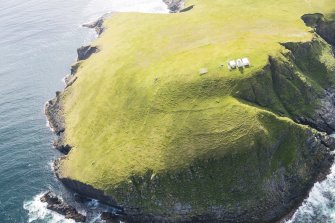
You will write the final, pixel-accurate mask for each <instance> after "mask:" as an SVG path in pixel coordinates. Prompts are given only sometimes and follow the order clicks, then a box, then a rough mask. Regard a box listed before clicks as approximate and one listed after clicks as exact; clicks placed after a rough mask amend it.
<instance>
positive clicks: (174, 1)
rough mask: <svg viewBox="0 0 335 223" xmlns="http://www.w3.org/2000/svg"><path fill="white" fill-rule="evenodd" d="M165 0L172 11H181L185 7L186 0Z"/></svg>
mask: <svg viewBox="0 0 335 223" xmlns="http://www.w3.org/2000/svg"><path fill="white" fill-rule="evenodd" d="M163 2H164V3H165V4H166V5H167V6H168V9H169V10H170V13H177V12H180V10H181V9H183V8H184V0H163Z"/></svg>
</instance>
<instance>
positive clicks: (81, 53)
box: [77, 45, 99, 61]
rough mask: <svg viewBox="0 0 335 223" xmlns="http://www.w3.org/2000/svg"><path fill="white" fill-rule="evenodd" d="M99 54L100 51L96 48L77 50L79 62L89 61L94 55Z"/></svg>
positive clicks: (86, 47)
mask: <svg viewBox="0 0 335 223" xmlns="http://www.w3.org/2000/svg"><path fill="white" fill-rule="evenodd" d="M97 52H99V49H98V48H97V47H94V46H90V45H89V46H82V47H80V48H78V49H77V53H78V60H79V61H80V60H86V59H88V58H89V57H90V56H91V55H92V54H94V53H97Z"/></svg>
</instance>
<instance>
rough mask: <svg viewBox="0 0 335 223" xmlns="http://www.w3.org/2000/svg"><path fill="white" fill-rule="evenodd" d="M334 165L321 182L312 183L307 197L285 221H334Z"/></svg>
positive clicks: (325, 222)
mask: <svg viewBox="0 0 335 223" xmlns="http://www.w3.org/2000/svg"><path fill="white" fill-rule="evenodd" d="M334 185H335V165H333V166H332V168H331V172H330V174H329V175H328V176H327V178H326V179H325V180H324V181H322V182H321V183H319V182H317V183H315V184H314V186H313V188H312V190H311V191H310V193H309V196H308V198H307V199H306V200H305V201H304V203H303V204H302V205H301V206H300V207H299V208H298V210H297V211H296V213H295V214H294V215H293V217H292V219H291V220H289V221H287V223H315V222H322V223H328V222H329V223H332V222H335V209H334V206H335V203H334V201H335V187H334Z"/></svg>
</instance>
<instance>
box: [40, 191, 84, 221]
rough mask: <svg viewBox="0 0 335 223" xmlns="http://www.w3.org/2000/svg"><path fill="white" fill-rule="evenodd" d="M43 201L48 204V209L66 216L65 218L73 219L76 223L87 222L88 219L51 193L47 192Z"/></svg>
mask: <svg viewBox="0 0 335 223" xmlns="http://www.w3.org/2000/svg"><path fill="white" fill-rule="evenodd" d="M41 201H42V202H44V203H47V204H48V205H47V209H49V210H52V211H55V212H57V213H58V214H61V215H64V216H65V218H68V219H73V220H75V221H76V222H85V221H86V217H85V216H84V215H82V214H80V213H78V211H77V210H76V209H75V208H74V207H72V206H70V205H68V204H66V203H65V202H64V201H63V200H62V199H60V198H59V197H57V196H56V195H55V194H54V193H52V192H51V191H49V192H47V193H46V194H44V195H43V196H42V197H41Z"/></svg>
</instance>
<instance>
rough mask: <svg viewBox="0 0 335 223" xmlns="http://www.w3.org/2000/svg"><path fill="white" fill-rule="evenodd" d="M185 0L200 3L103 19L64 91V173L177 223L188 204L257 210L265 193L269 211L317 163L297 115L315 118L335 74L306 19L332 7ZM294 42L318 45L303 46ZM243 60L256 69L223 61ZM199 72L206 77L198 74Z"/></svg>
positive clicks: (291, 0)
mask: <svg viewBox="0 0 335 223" xmlns="http://www.w3.org/2000/svg"><path fill="white" fill-rule="evenodd" d="M186 3H187V5H193V4H194V5H195V7H194V9H193V10H191V11H189V12H187V13H181V14H173V15H154V14H139V13H117V14H114V15H113V16H112V17H111V19H109V20H107V21H105V26H106V27H107V30H106V31H105V32H104V33H103V35H102V36H101V38H99V39H98V40H97V41H96V42H95V43H94V45H95V46H97V47H98V48H99V49H100V50H101V51H100V52H99V53H98V54H95V55H93V56H92V57H91V58H89V59H88V60H86V61H83V62H81V65H80V68H79V70H78V72H77V74H76V75H77V76H78V80H77V81H76V82H75V83H74V84H73V85H72V86H70V87H69V88H67V89H66V91H65V92H64V94H63V96H62V104H63V107H64V116H65V123H66V132H65V133H66V140H67V143H69V144H71V145H73V146H74V148H73V149H72V150H71V152H70V154H69V155H68V156H67V158H66V159H64V160H63V161H62V163H61V168H60V173H61V176H62V177H64V178H71V179H75V180H78V181H80V182H83V183H86V184H89V185H92V186H93V187H95V188H98V189H102V190H104V191H105V192H106V193H108V194H109V195H112V196H113V197H114V198H115V199H116V201H117V202H118V203H119V204H121V205H126V206H133V207H141V208H142V209H143V210H145V212H147V213H153V214H157V215H168V216H170V217H171V216H172V215H173V213H176V216H172V218H174V219H178V218H181V217H180V214H181V213H182V211H184V212H185V213H188V214H190V215H192V216H196V215H203V214H212V215H215V213H216V212H215V210H220V211H222V210H223V209H224V210H225V211H226V212H227V213H228V212H229V213H234V212H235V213H236V214H240V215H243V213H237V211H236V210H237V209H238V208H237V207H239V208H240V209H241V212H243V211H244V210H250V213H254V212H253V211H256V210H251V209H253V208H254V206H253V205H254V203H252V201H257V200H259V199H260V200H263V201H264V202H263V204H264V207H268V208H271V204H267V202H269V201H270V200H271V199H273V200H276V199H278V200H280V199H282V198H279V197H280V196H282V197H285V196H284V195H282V194H280V193H283V194H284V192H288V191H289V190H290V189H291V188H290V187H293V186H297V187H299V186H300V187H301V188H303V187H306V184H307V182H309V181H310V180H311V177H312V176H311V175H310V174H311V167H312V166H313V165H314V164H315V162H317V161H320V160H321V158H320V157H313V158H311V157H312V155H311V154H313V153H314V152H315V151H310V150H308V149H307V148H309V146H310V145H309V144H308V143H306V142H308V139H309V138H311V137H312V134H311V132H310V131H307V129H308V127H306V126H302V125H298V124H296V123H295V122H293V121H292V119H293V118H294V117H297V116H306V117H309V118H310V117H312V116H313V112H314V110H315V109H316V108H317V106H318V101H316V100H314V99H315V98H316V96H315V95H318V94H319V93H320V92H322V89H324V88H326V87H327V86H328V85H330V84H331V83H332V82H333V81H334V77H333V75H331V74H332V73H333V72H334V68H335V62H334V61H333V60H332V58H333V56H332V52H331V48H330V46H329V45H327V43H325V42H324V41H323V40H322V39H320V38H319V37H315V36H314V34H312V33H311V32H309V31H311V30H310V28H308V27H306V26H305V24H304V22H303V21H302V20H301V19H300V17H301V16H302V15H304V14H306V13H313V12H320V13H324V14H327V13H331V12H333V11H334V10H335V2H334V1H333V0H309V1H307V0H306V1H304V0H276V1H272V0H271V1H265V0H235V1H228V0H227V1H224V0H206V1H197V0H188V1H187V2H186ZM288 42H290V44H292V46H291V45H289V46H286V45H285V46H286V48H285V47H284V46H283V45H281V44H279V43H288ZM298 42H306V44H307V45H308V46H310V47H308V46H303V49H305V51H303V52H300V51H299V50H295V48H294V47H295V46H296V44H295V43H298ZM302 45H303V44H302ZM306 52H307V53H309V54H308V55H311V56H310V57H309V58H307V59H306V57H308V56H307V55H305V53H306ZM269 56H271V58H273V59H272V60H271V61H270V64H269ZM240 57H249V59H250V60H251V63H252V66H251V67H250V68H248V69H245V70H243V71H239V70H235V71H228V70H227V68H226V62H227V61H228V60H229V59H237V58H240ZM307 61H309V62H307ZM311 62H312V63H315V64H316V65H317V67H318V68H321V69H317V70H315V69H311V68H310V67H308V66H309V64H311ZM221 64H224V67H223V68H222V67H220V65H221ZM201 68H207V69H208V71H209V72H208V73H207V74H205V75H203V76H200V75H199V69H201ZM320 71H321V72H320ZM296 99H297V100H296ZM313 100H314V101H313ZM312 101H313V103H311V102H312ZM297 102H298V104H297ZM312 138H313V137H312ZM302 154H304V155H302ZM306 154H308V155H306ZM293 172H294V173H293ZM285 174H286V175H287V174H292V176H294V179H297V181H298V183H294V184H293V183H292V184H291V183H287V185H286V181H285V180H284V183H283V184H284V185H280V184H278V185H280V187H282V188H281V192H276V191H277V189H278V188H276V187H275V186H274V185H277V183H278V179H279V178H280V177H281V176H284V175H285ZM278 185H277V186H278ZM271 192H273V193H279V194H276V195H278V196H277V197H275V198H273V197H272V196H275V195H271V194H269V193H271ZM176 204H178V205H179V204H180V205H179V206H178V205H177V206H176ZM267 205H268V206H267ZM222 206H224V208H223V207H222ZM214 207H215V208H217V209H215V208H214ZM282 212H284V211H282ZM213 213H214V214H213ZM244 214H245V213H244ZM264 214H266V211H264ZM263 217H264V216H263ZM272 217H273V216H266V217H264V218H263V219H271V218H272ZM259 219H261V218H259Z"/></svg>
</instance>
